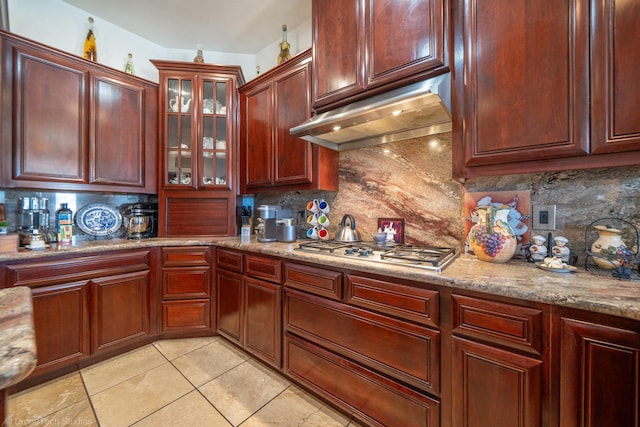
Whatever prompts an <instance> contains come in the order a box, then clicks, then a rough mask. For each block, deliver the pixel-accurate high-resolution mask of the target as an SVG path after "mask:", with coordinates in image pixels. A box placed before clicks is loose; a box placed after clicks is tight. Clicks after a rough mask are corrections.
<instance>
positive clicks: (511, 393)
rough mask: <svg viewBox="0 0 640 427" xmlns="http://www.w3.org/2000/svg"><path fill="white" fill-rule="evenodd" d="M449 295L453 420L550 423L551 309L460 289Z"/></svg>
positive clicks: (463, 424)
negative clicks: (547, 419) (547, 395)
mask: <svg viewBox="0 0 640 427" xmlns="http://www.w3.org/2000/svg"><path fill="white" fill-rule="evenodd" d="M450 301H451V303H452V309H451V312H452V332H453V336H452V338H451V339H452V344H451V348H452V350H451V353H452V357H451V359H452V366H451V389H452V407H451V408H452V411H451V419H452V423H451V425H452V426H459V427H468V426H473V427H495V426H504V427H508V426H513V427H534V426H541V425H546V422H543V415H544V414H543V408H544V407H547V405H548V403H549V402H548V401H547V400H546V398H545V394H544V393H543V389H544V386H545V372H548V370H549V365H550V363H549V360H548V358H547V356H546V355H545V350H546V349H547V347H548V345H545V344H544V342H548V341H549V338H550V337H548V336H547V339H546V340H545V339H544V337H545V335H544V334H545V331H548V326H547V325H548V322H549V312H548V310H546V308H545V307H537V306H533V307H528V306H524V305H517V304H511V303H505V302H498V301H494V300H493V299H488V298H480V297H471V296H463V295H457V294H454V295H452V296H451V298H450ZM545 310H546V311H545Z"/></svg>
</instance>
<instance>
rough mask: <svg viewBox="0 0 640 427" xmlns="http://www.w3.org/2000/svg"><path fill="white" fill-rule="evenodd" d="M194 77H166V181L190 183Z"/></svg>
mask: <svg viewBox="0 0 640 427" xmlns="http://www.w3.org/2000/svg"><path fill="white" fill-rule="evenodd" d="M193 99H194V96H193V80H191V79H180V78H169V79H167V96H166V106H165V111H166V112H167V113H166V129H165V135H166V141H165V152H166V155H165V159H166V165H165V182H164V183H165V185H185V186H191V187H192V186H193V178H192V174H193V173H194V170H193V159H194V158H195V157H194V155H195V153H194V152H195V149H194V146H193V140H194V139H195V135H194V132H193V129H194V128H193V114H192V104H193Z"/></svg>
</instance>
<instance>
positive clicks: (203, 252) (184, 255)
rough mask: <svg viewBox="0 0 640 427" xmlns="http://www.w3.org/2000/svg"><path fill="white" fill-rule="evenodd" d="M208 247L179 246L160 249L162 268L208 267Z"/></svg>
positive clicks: (209, 262) (209, 258) (209, 252)
mask: <svg viewBox="0 0 640 427" xmlns="http://www.w3.org/2000/svg"><path fill="white" fill-rule="evenodd" d="M210 254H211V251H210V248H209V246H180V247H167V248H162V266H163V267H185V266H190V265H210V264H211V255H210Z"/></svg>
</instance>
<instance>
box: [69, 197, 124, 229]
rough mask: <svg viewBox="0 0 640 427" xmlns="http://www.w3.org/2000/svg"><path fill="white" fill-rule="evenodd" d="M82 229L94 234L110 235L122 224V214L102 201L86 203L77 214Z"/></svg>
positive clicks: (77, 220) (78, 223) (77, 222)
mask: <svg viewBox="0 0 640 427" xmlns="http://www.w3.org/2000/svg"><path fill="white" fill-rule="evenodd" d="M76 224H77V225H78V227H80V230H82V231H84V232H85V233H87V234H91V235H92V236H108V235H109V234H113V233H115V232H116V231H118V229H119V228H120V226H121V225H122V215H120V212H118V211H117V210H115V209H113V208H112V207H110V206H107V205H103V204H101V203H93V204H89V205H85V206H83V207H82V208H80V210H79V211H78V213H77V214H76Z"/></svg>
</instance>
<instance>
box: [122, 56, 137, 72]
mask: <svg viewBox="0 0 640 427" xmlns="http://www.w3.org/2000/svg"><path fill="white" fill-rule="evenodd" d="M124 72H125V73H127V74H131V75H135V74H136V70H135V68H134V67H133V55H132V54H129V55H128V57H127V63H126V64H125V66H124Z"/></svg>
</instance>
